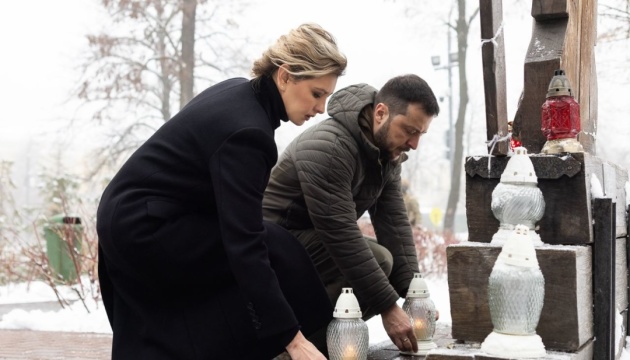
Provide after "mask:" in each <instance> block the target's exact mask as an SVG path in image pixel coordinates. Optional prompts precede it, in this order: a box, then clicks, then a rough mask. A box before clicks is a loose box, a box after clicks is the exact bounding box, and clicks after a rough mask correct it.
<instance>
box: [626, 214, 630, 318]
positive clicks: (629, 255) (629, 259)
mask: <svg viewBox="0 0 630 360" xmlns="http://www.w3.org/2000/svg"><path fill="white" fill-rule="evenodd" d="M626 219H630V206H628V207H627V208H626ZM626 225H627V226H628V230H627V233H626V234H627V236H626V281H627V282H626V291H627V293H626V294H627V299H628V301H629V302H630V287H629V286H627V284H630V270H628V265H629V264H630V221H627V223H626ZM626 310H628V304H627V303H626ZM626 329H630V316H628V312H627V311H626Z"/></svg>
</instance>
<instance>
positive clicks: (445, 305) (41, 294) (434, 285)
mask: <svg viewBox="0 0 630 360" xmlns="http://www.w3.org/2000/svg"><path fill="white" fill-rule="evenodd" d="M427 283H428V285H429V289H430V291H431V298H432V299H433V301H434V302H435V305H436V307H437V308H438V310H439V311H440V320H439V321H440V322H445V323H448V324H450V322H451V317H450V315H451V311H450V307H449V305H450V304H449V301H448V285H447V283H446V280H430V279H427ZM60 289H61V290H62V293H63V296H64V298H69V299H71V298H72V292H71V291H69V290H68V289H64V288H60ZM51 301H56V298H55V295H54V293H53V291H52V290H51V288H50V287H49V286H48V285H46V284H45V283H43V282H37V281H36V282H32V283H30V284H28V285H27V284H24V283H21V284H11V285H9V286H0V306H2V305H6V304H20V303H37V302H51ZM402 303H403V300H402V299H401V300H400V302H399V304H400V305H401V306H402ZM86 305H87V309H86V307H85V306H84V305H83V304H82V303H81V302H79V301H77V302H75V303H74V304H72V305H71V306H70V307H68V308H66V309H61V310H57V311H43V310H30V311H27V310H23V309H17V308H16V309H14V310H11V311H9V312H8V313H6V314H4V315H3V316H2V317H1V318H0V329H30V330H40V331H77V332H95V333H111V332H112V330H111V327H110V326H109V322H108V321H107V315H106V314H105V309H104V308H103V304H102V303H100V302H99V303H95V302H93V301H90V302H87V304H86ZM88 309H89V312H88ZM367 325H368V328H369V331H370V344H377V343H380V342H383V341H385V340H387V339H388V336H387V333H385V330H383V324H382V322H381V318H380V316H377V317H374V318H372V319H370V320H369V321H368V322H367Z"/></svg>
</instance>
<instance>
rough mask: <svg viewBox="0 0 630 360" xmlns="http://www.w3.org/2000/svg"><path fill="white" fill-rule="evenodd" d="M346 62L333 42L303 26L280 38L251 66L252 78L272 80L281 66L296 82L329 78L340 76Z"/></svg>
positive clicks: (319, 29) (315, 29)
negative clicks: (330, 75)
mask: <svg viewBox="0 0 630 360" xmlns="http://www.w3.org/2000/svg"><path fill="white" fill-rule="evenodd" d="M347 64H348V60H347V59H346V57H345V55H343V54H342V53H341V52H340V51H339V49H338V48H337V43H336V41H335V38H334V37H333V36H332V35H331V34H330V33H329V32H328V31H326V30H324V29H323V28H322V27H321V26H319V25H317V24H312V23H307V24H302V25H300V26H299V27H298V28H296V29H293V30H291V31H290V32H289V33H288V34H286V35H282V36H280V38H279V39H278V40H277V41H276V43H275V44H273V45H272V46H270V47H269V49H267V50H266V51H265V52H264V53H263V55H262V57H261V58H260V59H258V60H256V61H255V62H254V66H253V68H252V75H253V76H254V77H260V76H263V75H266V76H271V75H272V74H273V73H274V71H276V70H277V69H278V68H279V67H280V66H282V65H285V68H286V69H287V72H288V73H289V74H291V76H292V77H293V78H294V79H295V80H302V79H310V78H315V77H320V76H325V75H329V74H334V75H336V76H341V75H343V73H344V71H345V69H346V66H347Z"/></svg>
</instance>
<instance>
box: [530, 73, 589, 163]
mask: <svg viewBox="0 0 630 360" xmlns="http://www.w3.org/2000/svg"><path fill="white" fill-rule="evenodd" d="M541 110H542V111H541V115H542V117H541V118H542V120H541V127H542V128H541V129H542V132H543V134H544V135H545V136H546V137H547V142H546V143H545V146H543V149H542V151H541V152H542V153H544V154H557V153H562V152H583V151H584V149H583V147H582V144H580V143H579V141H578V140H577V135H578V133H579V132H580V104H578V102H577V101H575V99H574V98H573V94H572V91H571V84H570V83H569V79H568V78H567V76H566V75H565V73H564V70H561V69H560V70H556V71H555V73H554V76H553V78H552V79H551V81H550V82H549V89H548V90H547V100H545V103H544V104H543V105H542V109H541Z"/></svg>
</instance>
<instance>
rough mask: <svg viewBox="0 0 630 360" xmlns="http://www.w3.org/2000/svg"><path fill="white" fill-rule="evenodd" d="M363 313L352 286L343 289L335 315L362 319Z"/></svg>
mask: <svg viewBox="0 0 630 360" xmlns="http://www.w3.org/2000/svg"><path fill="white" fill-rule="evenodd" d="M362 315H363V314H362V313H361V307H360V306H359V300H357V297H356V296H354V291H353V290H352V288H343V289H341V295H339V298H338V299H337V304H336V305H335V311H334V312H333V317H335V318H341V319H360V318H361V316H362Z"/></svg>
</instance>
